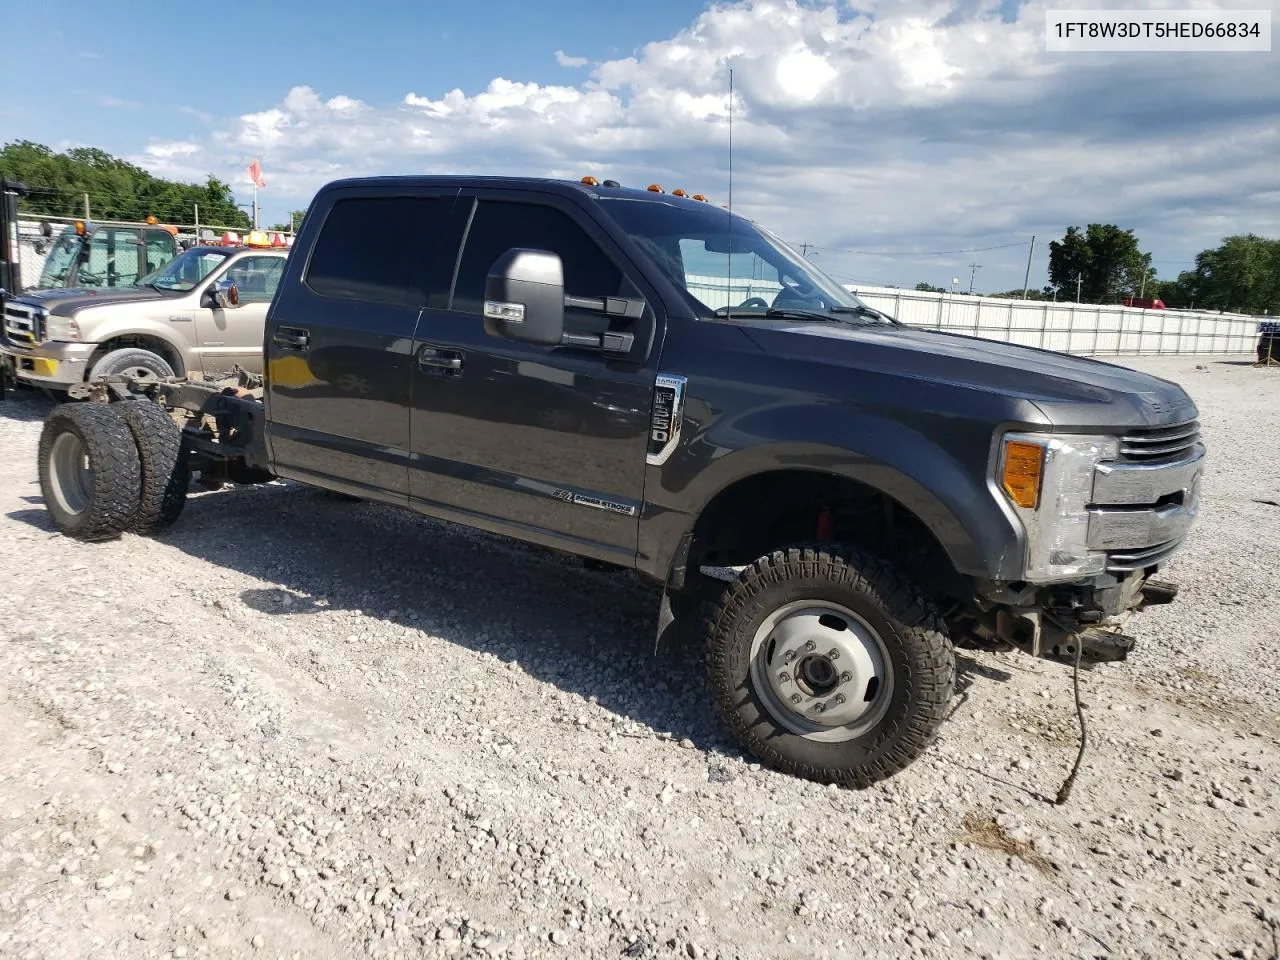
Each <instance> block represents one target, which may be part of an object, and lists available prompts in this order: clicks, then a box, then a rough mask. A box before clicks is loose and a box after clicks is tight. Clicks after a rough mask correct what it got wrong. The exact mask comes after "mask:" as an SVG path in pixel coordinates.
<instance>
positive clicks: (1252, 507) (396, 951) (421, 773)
mask: <svg viewBox="0 0 1280 960" xmlns="http://www.w3.org/2000/svg"><path fill="white" fill-rule="evenodd" d="M1124 362H1127V363H1131V364H1132V365H1133V366H1135V367H1138V368H1140V369H1144V370H1150V371H1152V372H1156V373H1158V374H1161V375H1163V376H1167V377H1170V378H1172V379H1176V380H1178V381H1180V382H1182V383H1184V384H1185V385H1187V387H1188V388H1189V389H1190V390H1191V392H1192V393H1193V395H1194V396H1195V397H1196V399H1197V400H1198V401H1199V403H1200V406H1201V410H1202V415H1203V422H1204V432H1205V436H1206V439H1207V442H1208V443H1209V444H1210V449H1211V456H1212V468H1211V472H1210V474H1209V476H1208V477H1207V479H1206V489H1205V494H1204V497H1205V499H1204V511H1203V514H1202V518H1201V521H1200V523H1199V525H1198V528H1197V529H1196V531H1195V533H1194V534H1193V536H1192V538H1191V540H1190V542H1189V544H1188V545H1187V547H1185V548H1184V550H1183V551H1182V552H1181V553H1180V554H1179V555H1178V556H1177V557H1176V558H1175V560H1174V561H1173V562H1172V563H1171V564H1170V565H1169V567H1168V571H1167V572H1168V575H1169V577H1170V578H1171V579H1175V580H1178V581H1180V582H1181V584H1182V586H1183V593H1182V595H1181V596H1180V597H1179V599H1178V601H1177V602H1176V603H1175V604H1173V605H1171V606H1168V607H1163V608H1157V609H1154V610H1152V611H1150V612H1148V613H1145V614H1143V615H1141V616H1140V617H1138V618H1137V619H1136V620H1135V621H1133V623H1132V625H1131V626H1132V630H1133V632H1135V633H1136V635H1137V636H1138V637H1139V639H1140V641H1141V646H1140V648H1139V650H1138V651H1137V652H1135V654H1134V655H1133V657H1132V658H1131V659H1130V661H1129V662H1128V663H1126V664H1117V665H1109V666H1104V667H1100V668H1098V669H1097V670H1095V671H1092V672H1088V673H1085V674H1083V675H1082V688H1083V696H1084V699H1085V702H1086V703H1087V714H1088V716H1089V718H1090V724H1091V738H1090V742H1091V748H1090V752H1089V753H1088V754H1087V757H1086V764H1085V768H1084V771H1083V773H1082V775H1081V778H1080V780H1079V782H1078V783H1077V785H1076V790H1075V793H1074V795H1073V796H1072V798H1071V800H1070V802H1069V803H1068V804H1066V805H1065V806H1062V807H1056V806H1054V805H1053V804H1052V803H1051V798H1052V797H1053V795H1054V793H1055V792H1056V790H1057V788H1058V786H1059V784H1060V783H1061V781H1062V778H1063V776H1064V775H1065V773H1066V771H1067V769H1068V768H1069V766H1070V763H1071V760H1072V759H1073V757H1074V753H1075V745H1076V739H1075V738H1076V732H1075V723H1074V711H1073V707H1072V701H1071V685H1070V673H1069V671H1068V670H1066V669H1064V668H1061V667H1059V666H1056V665H1054V664H1049V663H1043V662H1039V661H1033V660H1031V659H1030V658H1026V657H1020V656H1017V655H984V654H967V653H966V654H964V655H962V656H961V657H960V693H959V696H958V697H957V699H956V704H955V706H956V713H955V716H954V717H953V719H952V720H951V721H950V722H949V723H948V724H947V725H946V726H945V727H944V729H943V734H942V737H941V739H940V741H939V743H938V744H937V745H936V746H935V747H934V748H933V750H932V751H931V752H930V753H929V754H927V755H926V757H925V758H923V759H922V760H920V761H918V762H917V763H916V764H914V765H913V766H912V767H911V768H909V769H908V770H907V771H906V772H905V773H903V774H901V775H900V776H898V777H896V778H894V779H893V780H891V781H889V782H888V783H885V784H881V785H879V786H876V787H873V788H871V789H868V790H863V791H849V790H836V789H827V788H823V787H820V786H817V785H814V784H810V783H806V782H802V781H799V780H796V779H792V778H789V777H786V776H783V775H781V774H776V773H772V772H770V771H768V770H762V769H760V768H759V767H758V766H757V765H755V764H753V763H752V762H751V761H750V758H747V757H744V756H743V755H742V753H741V752H740V751H739V750H738V749H737V748H736V747H735V745H734V743H733V742H732V741H731V740H730V739H729V738H728V737H727V736H726V734H725V733H724V732H723V731H722V729H721V727H720V725H719V723H718V720H717V718H716V716H715V714H714V712H713V707H712V705H711V700H710V696H709V694H708V691H707V690H706V685H705V682H704V679H703V668H702V663H701V660H700V658H699V654H698V651H697V650H694V649H684V650H672V651H666V652H663V653H661V654H659V655H658V656H656V657H655V656H654V655H653V653H652V637H653V627H654V615H655V612H656V602H657V595H656V593H655V592H654V591H653V590H652V589H650V588H648V587H644V586H641V585H639V584H637V583H636V582H634V581H633V580H632V579H631V578H630V577H629V575H617V574H608V573H601V572H595V571H584V570H583V569H582V568H581V567H579V566H577V565H576V564H575V563H574V562H573V561H571V560H569V559H567V558H562V557H558V556H553V555H548V554H546V553H543V552H541V551H538V550H535V549H532V548H527V547H524V546H521V545H518V544H512V543H507V542H503V541H499V540H497V539H494V538H491V537H488V536H485V535H481V534H477V533H474V532H469V531H464V530H457V529H453V528H449V527H447V526H444V525H442V524H438V523H435V522H431V521H427V520H424V519H420V518H417V517H414V516H411V515H409V514H403V513H399V512H396V511H394V510H392V509H390V508H384V507H381V506H375V505H370V504H351V503H346V502H342V501H339V500H337V499H335V498H332V497H329V496H327V495H325V494H322V493H319V492H315V491H309V490H306V489H304V488H301V487H297V486H294V485H290V484H283V483H277V484H271V485H268V486H265V487H257V488H235V489H228V490H225V491H219V492H214V493H204V494H200V495H197V496H194V497H193V498H192V500H191V502H190V503H189V504H188V507H187V511H186V513H185V514H184V516H183V518H182V520H181V521H180V522H179V523H178V525H177V526H176V527H175V528H174V529H173V530H171V531H170V532H168V533H166V534H164V535H162V536H160V537H158V538H156V539H142V538H138V537H135V536H125V537H124V538H123V539H121V540H119V541H116V542H112V543H107V544H101V545H86V544H81V543H77V542H74V541H71V540H68V539H66V538H63V537H60V536H58V535H56V534H55V533H53V532H52V530H51V528H50V526H49V523H48V519H47V516H46V514H45V511H44V509H43V507H42V506H41V501H40V497H39V487H38V485H37V482H36V469H35V448H36V440H37V436H38V434H39V430H40V424H41V419H42V417H43V416H44V414H45V413H46V412H47V411H48V409H49V404H48V402H47V401H45V400H43V399H40V398H38V397H37V396H35V395H33V394H23V395H20V398H18V399H15V400H12V401H11V402H9V403H5V404H0V449H2V450H3V451H4V454H3V457H2V458H0V569H3V571H4V576H5V581H6V585H5V588H4V590H3V591H2V592H0V638H3V643H2V644H0V730H2V731H3V745H4V746H3V754H2V755H0V956H12V957H31V958H44V957H48V958H53V957H58V958H65V957H94V958H102V957H129V958H134V957H145V958H150V957H184V956H185V957H200V956H206V957H308V958H349V957H352V956H357V955H370V956H378V957H383V956H385V957H391V956H399V957H464V956H465V957H511V958H519V957H593V958H603V957H632V958H638V957H655V958H657V957H686V958H700V957H706V958H712V957H722V958H726V960H727V958H756V957H760V958H766V957H767V958H793V957H794V958H805V960H812V958H820V957H845V956H849V955H861V956H873V957H901V956H908V955H910V956H933V957H947V958H951V957H957V956H961V957H969V956H974V957H978V956H987V957H1002V958H1003V957H1023V956H1040V955H1051V956H1062V957H1151V956H1160V957H1167V956H1181V957H1251V958H1256V960H1263V958H1269V957H1272V956H1274V955H1276V954H1277V953H1280V949H1278V948H1277V937H1278V936H1280V933H1278V932H1277V926H1276V925H1277V923H1280V787H1278V781H1280V715H1278V713H1277V707H1276V704H1277V703H1278V702H1280V667H1278V666H1277V658H1276V657H1275V656H1274V648H1275V641H1276V638H1277V636H1278V635H1280V599H1277V592H1276V589H1275V585H1276V582H1277V578H1276V573H1275V570H1276V567H1277V565H1278V564H1280V507H1278V506H1276V504H1277V503H1280V475H1278V474H1277V471H1276V468H1275V453H1276V451H1277V450H1280V371H1273V370H1259V369H1253V368H1250V367H1249V366H1247V365H1246V364H1245V363H1243V362H1242V361H1241V359H1240V358H1232V359H1230V360H1218V359H1215V358H1140V359H1139V358H1134V359H1126V360H1125V361H1124ZM1267 501H1270V502H1267Z"/></svg>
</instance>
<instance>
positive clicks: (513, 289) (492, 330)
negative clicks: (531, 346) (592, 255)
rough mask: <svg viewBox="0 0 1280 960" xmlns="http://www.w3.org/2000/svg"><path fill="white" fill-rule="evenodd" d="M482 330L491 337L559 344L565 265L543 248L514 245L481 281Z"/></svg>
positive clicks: (562, 324)
mask: <svg viewBox="0 0 1280 960" xmlns="http://www.w3.org/2000/svg"><path fill="white" fill-rule="evenodd" d="M484 332H485V333H487V334H488V335H489V336H491V337H502V338H504V339H507V340H521V341H524V342H525V343H537V344H541V345H543V346H549V347H553V346H559V345H560V344H561V343H562V342H563V340H564V266H563V264H561V262H560V257H559V256H558V255H557V254H554V253H549V252H548V251H546V250H526V249H521V248H518V247H517V248H513V249H511V250H508V251H507V252H506V253H504V254H503V255H502V256H500V257H499V258H498V259H497V260H496V261H494V264H493V266H492V267H490V268H489V274H488V276H487V277H486V278H485V282H484Z"/></svg>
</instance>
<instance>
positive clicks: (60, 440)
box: [38, 403, 142, 541]
mask: <svg viewBox="0 0 1280 960" xmlns="http://www.w3.org/2000/svg"><path fill="white" fill-rule="evenodd" d="M117 406H118V405H117V404H114V403H111V404H104V403H64V404H61V405H59V406H57V407H54V408H53V410H52V411H51V412H50V413H49V416H48V417H47V418H46V419H45V422H44V427H43V428H42V429H41V431H40V447H39V454H38V456H39V468H40V492H41V494H43V495H44V503H45V508H46V509H47V510H48V511H49V516H50V517H51V518H52V519H53V525H54V527H56V528H57V529H58V531H59V532H60V533H63V534H65V535H66V536H69V537H74V538H75V539H77V540H88V541H98V540H111V539H114V538H115V537H118V536H119V535H120V533H121V532H122V531H124V530H127V529H128V528H129V525H130V523H132V521H133V517H134V514H136V513H137V510H138V498H139V493H140V490H141V487H142V466H141V462H140V460H139V458H138V448H137V446H136V445H135V444H134V442H133V436H132V434H131V433H130V431H129V425H128V423H127V422H126V421H125V419H124V416H123V414H121V412H120V411H119V410H118V409H117Z"/></svg>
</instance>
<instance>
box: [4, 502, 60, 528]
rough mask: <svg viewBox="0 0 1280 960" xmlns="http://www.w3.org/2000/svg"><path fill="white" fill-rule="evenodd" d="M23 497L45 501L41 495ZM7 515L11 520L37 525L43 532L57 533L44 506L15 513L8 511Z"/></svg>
mask: <svg viewBox="0 0 1280 960" xmlns="http://www.w3.org/2000/svg"><path fill="white" fill-rule="evenodd" d="M22 499H23V500H27V501H29V502H31V503H44V501H43V500H42V499H40V498H39V497H23V498H22ZM5 516H6V517H8V518H9V519H10V520H17V521H18V522H19V523H25V524H26V525H27V526H29V527H35V528H36V529H37V530H39V531H41V532H43V533H57V531H56V530H55V529H54V527H53V521H52V520H51V519H50V518H49V511H48V510H45V509H43V508H41V509H39V510H15V511H13V513H6V514H5Z"/></svg>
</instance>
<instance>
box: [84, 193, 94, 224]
mask: <svg viewBox="0 0 1280 960" xmlns="http://www.w3.org/2000/svg"><path fill="white" fill-rule="evenodd" d="M84 218H85V220H86V221H87V220H90V219H92V218H91V217H90V216H89V195H88V194H87V193H86V194H85V195H84Z"/></svg>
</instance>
